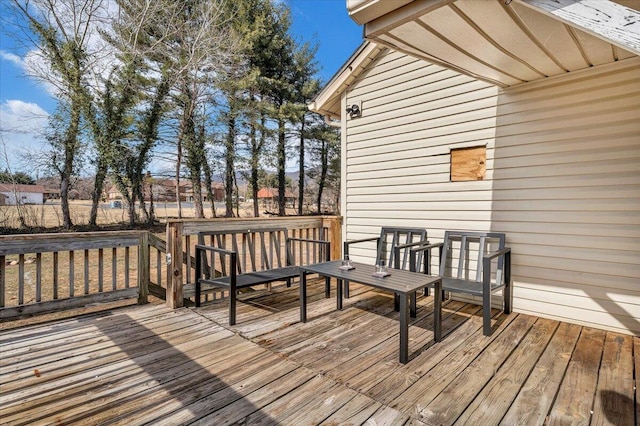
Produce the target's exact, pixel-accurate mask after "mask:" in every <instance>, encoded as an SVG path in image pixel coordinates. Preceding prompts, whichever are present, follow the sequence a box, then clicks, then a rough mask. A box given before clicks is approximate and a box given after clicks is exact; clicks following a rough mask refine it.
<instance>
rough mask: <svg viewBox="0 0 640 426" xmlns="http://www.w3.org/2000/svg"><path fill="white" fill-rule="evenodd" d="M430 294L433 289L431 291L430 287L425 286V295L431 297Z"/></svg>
mask: <svg viewBox="0 0 640 426" xmlns="http://www.w3.org/2000/svg"><path fill="white" fill-rule="evenodd" d="M429 294H431V291H430V289H429V287H425V288H424V295H425V297H429Z"/></svg>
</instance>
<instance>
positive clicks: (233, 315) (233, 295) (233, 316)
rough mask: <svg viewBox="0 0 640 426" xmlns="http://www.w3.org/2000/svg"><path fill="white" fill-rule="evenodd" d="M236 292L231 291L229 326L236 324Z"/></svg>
mask: <svg viewBox="0 0 640 426" xmlns="http://www.w3.org/2000/svg"><path fill="white" fill-rule="evenodd" d="M236 296H237V295H236V291H235V290H231V289H230V290H229V325H235V324H236Z"/></svg>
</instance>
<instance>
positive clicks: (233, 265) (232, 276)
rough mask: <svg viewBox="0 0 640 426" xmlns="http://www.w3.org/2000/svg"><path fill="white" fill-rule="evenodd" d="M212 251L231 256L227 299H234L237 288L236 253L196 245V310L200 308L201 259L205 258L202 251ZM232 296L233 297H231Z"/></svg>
mask: <svg viewBox="0 0 640 426" xmlns="http://www.w3.org/2000/svg"><path fill="white" fill-rule="evenodd" d="M205 250H206V251H212V252H215V253H221V254H225V255H229V256H231V259H230V265H229V267H230V268H231V271H230V272H231V273H230V275H229V297H232V298H235V292H236V286H237V278H236V268H237V262H238V253H236V252H235V251H233V250H227V249H223V248H219V247H212V246H205V245H202V244H196V271H195V272H196V282H195V287H196V289H195V290H196V291H195V293H196V308H198V307H200V293H201V291H200V289H201V281H200V280H201V279H202V272H203V271H202V258H203V257H204V256H205V254H204V253H203V251H205ZM205 260H206V259H205ZM232 294H233V296H231V295H232Z"/></svg>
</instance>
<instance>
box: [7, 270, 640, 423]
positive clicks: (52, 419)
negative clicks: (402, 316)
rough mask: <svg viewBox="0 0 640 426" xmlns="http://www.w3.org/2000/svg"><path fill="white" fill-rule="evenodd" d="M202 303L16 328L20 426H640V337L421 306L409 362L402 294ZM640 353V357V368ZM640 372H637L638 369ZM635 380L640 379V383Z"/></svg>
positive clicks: (10, 374) (269, 296) (15, 399)
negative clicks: (438, 331)
mask: <svg viewBox="0 0 640 426" xmlns="http://www.w3.org/2000/svg"><path fill="white" fill-rule="evenodd" d="M239 300H240V303H239V304H238V321H237V324H236V325H235V326H233V327H228V326H227V319H228V318H227V312H228V311H227V304H226V301H225V300H219V301H214V302H210V303H207V304H205V306H204V307H202V308H198V309H187V308H184V309H179V310H176V311H171V310H168V309H167V308H166V307H164V306H157V305H146V306H142V307H140V306H132V307H125V308H120V309H115V310H112V311H108V312H103V313H96V314H90V315H86V316H81V317H75V318H71V319H66V320H60V321H55V322H51V323H45V324H39V325H34V326H27V327H21V328H18V329H14V330H6V331H2V332H0V345H1V346H0V347H1V349H0V355H1V359H0V389H1V390H2V393H1V394H0V418H1V419H2V423H7V424H34V423H60V424H71V423H78V424H99V423H100V424H102V423H109V424H125V423H126V424H142V423H149V422H150V423H155V424H207V425H211V424H215V425H221V424H251V425H253V424H287V425H289V424H290V425H307V424H309V425H311V424H377V425H380V424H454V423H455V424H465V423H475V424H482V425H485V424H486V425H491V424H509V425H510V424H527V425H535V424H545V423H550V424H552V423H562V424H564V423H593V424H607V423H608V424H619V425H626V424H637V423H636V422H637V421H638V416H639V412H640V409H639V408H638V405H637V398H638V395H637V394H636V393H634V392H637V391H634V377H637V374H638V369H639V365H640V355H639V354H640V338H638V337H631V336H626V335H621V334H616V333H610V332H605V331H602V330H596V329H591V328H584V327H580V326H577V325H570V324H566V323H559V322H557V321H552V320H546V319H541V318H536V317H532V316H527V315H522V314H511V315H507V316H505V315H504V314H500V313H498V312H497V311H496V313H495V321H494V328H495V330H494V333H493V334H492V336H491V337H484V336H483V335H482V318H481V312H480V308H479V307H478V306H475V305H469V304H464V303H461V302H456V301H447V302H445V304H444V310H443V336H444V338H443V341H442V342H441V343H433V329H432V326H433V299H432V298H430V297H427V298H424V297H423V298H419V309H418V318H417V319H416V320H415V321H413V322H412V324H411V326H410V330H409V336H410V347H409V350H410V353H412V354H413V359H412V360H411V361H410V362H409V363H408V364H406V365H402V364H400V363H399V362H398V315H397V313H396V312H394V311H393V300H392V297H391V296H390V295H388V294H385V293H382V292H378V291H375V290H371V289H370V288H368V287H359V286H357V285H355V284H354V285H353V287H352V292H351V298H350V299H348V300H347V301H346V302H345V309H344V310H342V311H336V310H335V298H334V297H332V298H330V299H325V298H324V288H323V284H322V283H320V282H319V281H318V282H317V283H316V282H314V284H313V285H311V286H310V288H309V305H308V318H309V322H307V323H305V324H302V323H300V322H299V304H298V288H297V286H294V287H293V288H290V289H287V288H285V287H277V288H274V289H273V290H272V291H270V292H266V291H262V290H259V291H255V292H250V293H244V294H243V295H241V296H240V297H239ZM634 354H635V358H634ZM634 371H635V373H634ZM634 374H635V376H634Z"/></svg>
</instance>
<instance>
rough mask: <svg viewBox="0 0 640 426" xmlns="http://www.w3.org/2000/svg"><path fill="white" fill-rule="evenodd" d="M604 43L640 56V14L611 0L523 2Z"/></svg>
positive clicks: (542, 0) (535, 0)
mask: <svg viewBox="0 0 640 426" xmlns="http://www.w3.org/2000/svg"><path fill="white" fill-rule="evenodd" d="M520 4H522V5H524V6H527V7H529V8H531V9H533V10H535V11H537V12H540V13H543V14H545V15H547V16H551V17H552V18H554V19H557V20H559V21H561V22H564V23H565V24H567V25H570V26H572V27H574V28H577V29H579V30H581V31H584V32H586V33H589V34H591V35H593V36H595V37H598V38H599V39H601V40H604V41H606V42H608V43H611V44H614V45H615V46H617V47H619V48H621V49H625V50H628V51H630V52H632V53H635V54H636V55H640V12H638V11H637V10H634V9H631V8H628V7H625V6H622V5H620V4H618V3H614V2H612V1H609V0H520Z"/></svg>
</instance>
